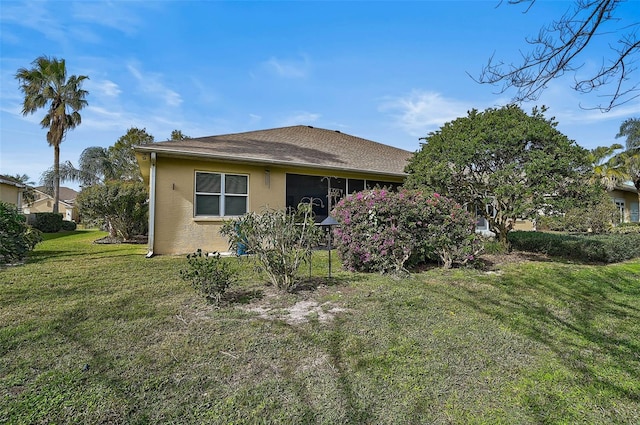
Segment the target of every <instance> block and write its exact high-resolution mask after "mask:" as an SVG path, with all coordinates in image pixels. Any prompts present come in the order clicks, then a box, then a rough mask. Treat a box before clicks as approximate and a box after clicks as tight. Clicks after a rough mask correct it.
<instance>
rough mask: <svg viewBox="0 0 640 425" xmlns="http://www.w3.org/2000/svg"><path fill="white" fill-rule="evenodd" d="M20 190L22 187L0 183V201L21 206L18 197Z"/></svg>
mask: <svg viewBox="0 0 640 425" xmlns="http://www.w3.org/2000/svg"><path fill="white" fill-rule="evenodd" d="M21 191H22V189H21V188H18V187H16V186H13V185H9V184H4V183H0V201H2V202H5V203H8V204H13V205H16V206H17V207H18V208H20V207H21V206H22V205H21V197H20V192H21Z"/></svg>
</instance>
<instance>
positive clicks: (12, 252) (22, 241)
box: [0, 202, 42, 264]
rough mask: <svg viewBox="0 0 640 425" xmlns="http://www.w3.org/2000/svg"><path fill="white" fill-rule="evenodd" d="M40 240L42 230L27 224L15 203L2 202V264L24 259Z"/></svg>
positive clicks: (0, 203) (0, 226)
mask: <svg viewBox="0 0 640 425" xmlns="http://www.w3.org/2000/svg"><path fill="white" fill-rule="evenodd" d="M40 241H42V234H41V233H40V231H38V230H36V229H33V228H31V226H29V225H27V223H26V219H25V216H24V215H22V214H20V212H19V211H18V209H17V208H16V206H15V205H12V204H7V203H5V202H0V264H9V263H13V262H16V261H21V260H23V259H24V258H25V257H26V255H27V253H28V252H29V251H31V250H32V249H33V248H34V247H35V246H36V244H37V243H38V242H40Z"/></svg>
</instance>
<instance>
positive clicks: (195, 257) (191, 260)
mask: <svg viewBox="0 0 640 425" xmlns="http://www.w3.org/2000/svg"><path fill="white" fill-rule="evenodd" d="M180 277H181V278H182V279H183V280H186V281H190V282H191V285H192V286H193V288H194V289H195V290H196V291H197V292H199V293H200V294H201V295H204V296H205V297H206V298H207V299H208V300H210V301H212V302H214V303H216V304H219V303H220V300H221V299H222V296H223V295H224V293H225V292H226V290H227V289H228V288H229V287H230V286H231V285H232V284H233V283H235V282H236V281H237V280H238V271H237V270H235V269H233V268H232V267H231V265H230V264H229V263H228V262H225V261H224V260H222V259H221V258H220V254H219V253H212V254H208V253H203V252H202V250H201V249H198V250H197V251H196V252H194V253H193V254H189V255H187V266H186V267H185V268H184V269H182V270H180Z"/></svg>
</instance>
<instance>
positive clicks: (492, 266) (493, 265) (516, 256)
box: [479, 251, 551, 271]
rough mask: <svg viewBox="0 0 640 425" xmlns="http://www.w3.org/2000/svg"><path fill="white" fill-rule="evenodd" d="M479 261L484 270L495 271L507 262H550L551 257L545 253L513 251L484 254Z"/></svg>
mask: <svg viewBox="0 0 640 425" xmlns="http://www.w3.org/2000/svg"><path fill="white" fill-rule="evenodd" d="M479 261H480V264H481V268H482V269H483V270H486V271H495V270H497V269H499V268H500V266H502V265H505V264H521V263H526V262H530V261H538V262H548V261H551V259H550V258H549V256H548V255H545V254H539V253H534V252H522V251H513V252H511V253H509V254H483V255H481V256H480V259H479Z"/></svg>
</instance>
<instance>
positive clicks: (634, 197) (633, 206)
mask: <svg viewBox="0 0 640 425" xmlns="http://www.w3.org/2000/svg"><path fill="white" fill-rule="evenodd" d="M609 196H611V199H613V200H616V199H623V200H624V203H625V208H624V222H625V223H628V222H630V221H638V220H637V218H636V217H637V215H636V217H633V218H634V220H632V215H631V213H632V211H633V212H637V211H638V194H637V193H635V192H631V191H627V190H619V189H616V190H613V191H611V192H609ZM634 215H635V214H634Z"/></svg>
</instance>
